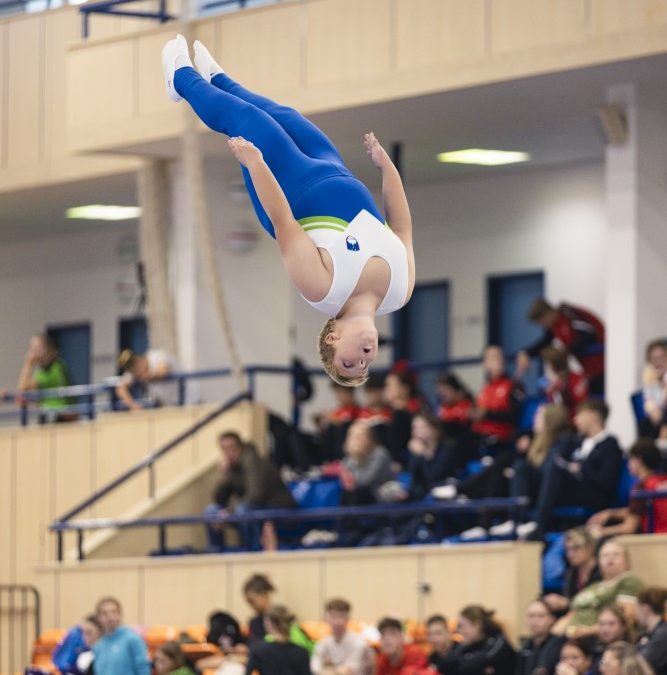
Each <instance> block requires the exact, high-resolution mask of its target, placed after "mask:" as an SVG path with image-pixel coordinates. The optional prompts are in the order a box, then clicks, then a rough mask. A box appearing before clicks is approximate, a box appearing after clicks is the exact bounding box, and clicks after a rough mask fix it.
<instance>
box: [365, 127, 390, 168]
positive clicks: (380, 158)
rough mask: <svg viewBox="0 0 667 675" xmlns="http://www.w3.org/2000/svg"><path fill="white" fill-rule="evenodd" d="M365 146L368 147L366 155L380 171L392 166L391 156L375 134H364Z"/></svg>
mask: <svg viewBox="0 0 667 675" xmlns="http://www.w3.org/2000/svg"><path fill="white" fill-rule="evenodd" d="M364 146H366V153H367V154H368V156H369V157H370V158H371V161H372V162H373V164H375V166H376V167H377V168H378V169H383V168H384V167H385V166H387V164H391V159H389V155H388V154H387V152H386V150H385V149H384V148H383V147H382V146H381V145H380V141H378V139H377V138H375V134H374V133H373V132H372V131H371V132H370V133H367V134H364Z"/></svg>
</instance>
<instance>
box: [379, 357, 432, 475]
mask: <svg viewBox="0 0 667 675" xmlns="http://www.w3.org/2000/svg"><path fill="white" fill-rule="evenodd" d="M384 400H385V401H386V403H387V405H388V406H389V407H390V408H391V411H392V418H391V423H390V425H389V431H388V434H387V441H388V446H387V449H388V450H389V453H390V454H391V457H392V459H393V460H394V463H395V468H396V469H397V470H400V469H402V468H403V467H405V466H407V463H408V441H409V440H410V434H411V430H412V418H413V416H414V415H415V413H416V412H418V411H419V410H420V409H421V407H422V405H423V401H422V399H421V397H420V396H419V395H418V392H417V390H416V387H415V383H414V377H413V375H412V373H410V372H409V371H407V370H405V369H403V370H400V371H399V372H391V373H389V374H388V375H387V376H386V377H385V380H384Z"/></svg>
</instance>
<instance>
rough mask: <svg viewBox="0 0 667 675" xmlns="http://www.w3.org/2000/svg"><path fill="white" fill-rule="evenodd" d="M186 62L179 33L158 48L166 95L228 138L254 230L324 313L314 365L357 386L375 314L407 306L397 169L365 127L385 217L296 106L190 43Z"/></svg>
mask: <svg viewBox="0 0 667 675" xmlns="http://www.w3.org/2000/svg"><path fill="white" fill-rule="evenodd" d="M194 54H195V58H194V62H195V65H196V66H197V70H198V71H199V72H197V70H195V69H194V68H193V65H192V61H191V60H190V55H189V51H188V44H187V42H186V40H185V38H184V37H183V36H182V35H178V36H177V37H176V38H174V39H173V40H170V41H169V42H167V44H166V45H165V47H164V49H163V51H162V67H163V70H164V76H165V80H166V84H167V93H168V95H169V97H170V98H171V99H172V100H173V101H180V100H181V98H184V99H185V100H186V101H187V102H188V103H189V104H190V106H192V109H193V110H194V111H195V113H196V114H197V115H198V116H199V118H200V119H201V120H202V121H203V122H204V123H205V124H206V125H207V126H208V127H210V128H211V129H213V130H214V131H218V132H220V133H223V134H227V135H228V136H229V137H230V138H229V141H228V143H229V146H230V148H231V150H232V152H233V153H234V156H235V157H236V159H237V160H238V161H239V163H240V164H241V169H242V172H243V177H244V180H245V183H246V187H247V189H248V193H249V195H250V199H251V201H252V204H253V207H254V209H255V212H256V213H257V217H258V218H259V221H260V223H261V224H262V227H263V228H264V229H265V230H266V231H267V232H268V233H269V234H270V235H271V236H272V237H274V238H275V239H276V240H277V241H278V247H279V249H280V253H281V256H282V259H283V263H284V265H285V268H286V270H287V273H288V275H289V276H290V278H291V280H292V282H293V283H294V285H295V286H296V288H297V290H298V291H299V292H300V293H301V295H302V297H303V298H304V299H305V300H306V302H308V303H309V304H310V305H312V306H313V307H314V308H315V309H317V310H319V311H320V312H323V313H324V314H326V316H327V321H326V323H325V324H324V327H323V328H322V331H321V333H320V336H319V343H318V346H319V352H320V357H321V359H322V364H323V366H324V369H325V370H326V372H327V373H328V374H329V376H330V377H331V378H332V379H333V380H334V381H336V382H338V383H339V384H342V385H346V386H357V385H360V384H363V383H364V382H365V381H366V379H367V377H368V367H369V365H370V364H371V363H372V362H373V360H374V359H375V358H376V356H377V351H378V332H377V328H376V327H375V315H376V314H388V313H390V312H394V311H396V310H398V309H400V308H401V307H403V305H405V304H406V303H407V302H408V300H409V299H410V296H411V295H412V291H413V288H414V283H415V261H414V252H413V247H412V219H411V217H410V209H409V207H408V201H407V198H406V196H405V191H404V189H403V183H402V181H401V177H400V175H399V173H398V170H397V169H396V167H395V166H394V164H393V162H392V161H391V159H390V158H389V155H388V154H387V153H386V152H385V150H384V148H383V147H382V146H381V145H380V143H379V142H378V140H377V138H375V135H374V134H373V133H367V134H366V135H365V138H364V145H365V147H366V152H367V153H368V155H369V157H370V159H371V161H372V162H373V164H374V165H375V166H376V167H377V168H378V169H379V170H380V171H381V173H382V197H383V201H384V216H383V215H382V213H381V212H380V211H379V209H378V208H377V206H376V204H375V202H374V200H373V197H372V195H371V193H370V192H369V190H368V188H367V187H366V186H365V185H364V184H363V183H362V182H361V181H359V180H358V179H357V178H355V176H353V175H352V173H351V172H350V171H349V169H348V168H347V167H346V166H345V164H344V162H343V159H342V158H341V156H340V154H339V153H338V150H337V149H336V147H335V146H334V144H333V143H332V142H331V141H330V140H329V138H328V137H327V136H326V135H325V134H324V133H323V132H322V131H321V130H320V129H318V128H317V127H316V126H315V125H314V124H313V123H312V122H310V121H308V120H307V119H306V118H305V117H303V116H302V115H301V114H300V113H298V112H297V111H296V110H294V109H292V108H289V107H286V106H283V105H279V104H277V103H275V102H273V101H271V100H269V99H268V98H265V97H263V96H259V95H258V94H255V93H253V92H250V91H248V90H247V89H244V88H243V87H242V86H241V85H239V84H237V83H236V82H234V81H233V80H232V79H231V78H230V77H229V76H228V75H227V74H226V73H225V72H224V71H223V70H222V68H221V67H220V66H219V65H218V64H217V63H216V62H215V60H214V59H213V57H212V56H211V54H210V53H209V51H208V50H207V49H206V47H204V45H203V44H201V42H199V41H195V43H194Z"/></svg>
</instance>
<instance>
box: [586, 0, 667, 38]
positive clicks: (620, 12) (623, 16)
mask: <svg viewBox="0 0 667 675" xmlns="http://www.w3.org/2000/svg"><path fill="white" fill-rule="evenodd" d="M590 3H591V24H592V29H593V34H594V35H610V34H614V33H624V32H627V31H628V30H632V29H637V28H644V27H649V26H660V25H664V24H665V23H667V0H634V1H633V2H626V1H625V0H590Z"/></svg>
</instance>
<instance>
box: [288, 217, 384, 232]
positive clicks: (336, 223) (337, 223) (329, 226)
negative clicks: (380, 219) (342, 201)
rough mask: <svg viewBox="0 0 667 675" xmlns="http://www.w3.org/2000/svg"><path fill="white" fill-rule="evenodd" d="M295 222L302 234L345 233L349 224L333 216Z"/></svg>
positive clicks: (309, 218) (302, 219)
mask: <svg viewBox="0 0 667 675" xmlns="http://www.w3.org/2000/svg"><path fill="white" fill-rule="evenodd" d="M297 222H298V223H299V225H301V227H303V229H304V232H309V231H311V230H334V231H336V232H345V230H346V229H347V227H348V226H349V224H350V223H348V222H347V221H345V220H343V219H342V218H336V217H334V216H308V218H300V219H299V220H298V221H297ZM384 226H385V227H387V228H389V229H391V228H390V227H389V224H388V223H384Z"/></svg>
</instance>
